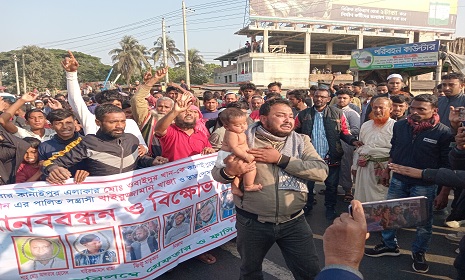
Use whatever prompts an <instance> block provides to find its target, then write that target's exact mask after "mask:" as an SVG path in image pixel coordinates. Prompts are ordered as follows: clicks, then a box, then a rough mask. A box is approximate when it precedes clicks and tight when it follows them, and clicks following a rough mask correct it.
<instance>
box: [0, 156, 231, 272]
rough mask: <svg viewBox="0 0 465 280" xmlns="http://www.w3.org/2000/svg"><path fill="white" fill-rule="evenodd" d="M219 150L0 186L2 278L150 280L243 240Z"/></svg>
mask: <svg viewBox="0 0 465 280" xmlns="http://www.w3.org/2000/svg"><path fill="white" fill-rule="evenodd" d="M215 160H216V154H214V155H208V156H203V157H195V158H187V159H184V160H180V161H177V162H173V163H168V164H165V165H162V166H157V167H152V168H146V169H141V170H137V171H134V172H128V173H123V174H118V175H113V176H105V177H92V178H88V179H86V182H84V183H83V184H74V183H72V182H71V181H68V183H67V184H65V185H60V186H56V185H55V186H51V185H48V184H47V183H46V182H34V183H24V184H17V185H6V186H2V189H1V190H0V209H1V212H0V213H1V214H0V233H1V234H0V238H1V242H0V259H1V260H2V265H1V266H0V275H1V278H2V279H8V280H14V279H23V280H29V279H47V280H53V279H60V280H61V279H75V280H77V279H79V280H95V279H125V280H129V279H153V278H156V277H157V276H159V275H161V274H163V273H164V272H166V271H167V270H169V269H170V268H173V267H174V266H176V265H177V264H178V263H179V262H182V261H184V260H187V259H190V258H192V257H194V256H196V255H199V254H201V253H203V252H205V251H208V250H210V249H212V248H215V247H218V246H219V245H221V244H223V243H225V242H227V241H228V240H230V239H232V238H234V237H235V236H236V230H235V227H234V223H235V212H234V211H235V209H234V203H233V202H232V195H231V193H230V188H229V185H223V184H220V183H218V182H215V181H213V180H212V178H211V176H210V170H211V169H212V167H213V166H214V164H215Z"/></svg>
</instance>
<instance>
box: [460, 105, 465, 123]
mask: <svg viewBox="0 0 465 280" xmlns="http://www.w3.org/2000/svg"><path fill="white" fill-rule="evenodd" d="M459 121H461V122H464V121H465V108H459Z"/></svg>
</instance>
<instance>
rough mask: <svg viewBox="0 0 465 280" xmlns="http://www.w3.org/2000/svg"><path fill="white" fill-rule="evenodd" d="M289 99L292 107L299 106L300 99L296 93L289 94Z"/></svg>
mask: <svg viewBox="0 0 465 280" xmlns="http://www.w3.org/2000/svg"><path fill="white" fill-rule="evenodd" d="M287 99H288V100H289V102H291V105H292V107H294V108H295V107H297V106H299V103H300V100H299V99H297V98H295V95H293V94H288V95H287Z"/></svg>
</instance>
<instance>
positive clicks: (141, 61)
mask: <svg viewBox="0 0 465 280" xmlns="http://www.w3.org/2000/svg"><path fill="white" fill-rule="evenodd" d="M119 44H120V46H121V48H118V49H113V50H111V51H110V52H109V53H108V54H109V55H111V60H112V62H113V63H114V65H115V68H116V71H117V72H119V73H121V75H122V76H123V77H124V78H125V79H126V84H129V82H130V81H131V77H132V76H134V75H136V74H141V73H142V70H143V66H144V67H146V68H148V67H150V64H149V62H148V60H147V59H148V58H149V56H148V55H149V53H148V51H147V48H146V47H145V46H143V45H141V44H139V41H137V40H136V38H134V37H132V36H124V37H123V39H122V40H121V41H120V42H119Z"/></svg>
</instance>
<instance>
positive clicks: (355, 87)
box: [352, 86, 362, 96]
mask: <svg viewBox="0 0 465 280" xmlns="http://www.w3.org/2000/svg"><path fill="white" fill-rule="evenodd" d="M352 91H353V92H354V94H355V95H357V96H358V95H360V93H362V87H359V86H353V90H352Z"/></svg>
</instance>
